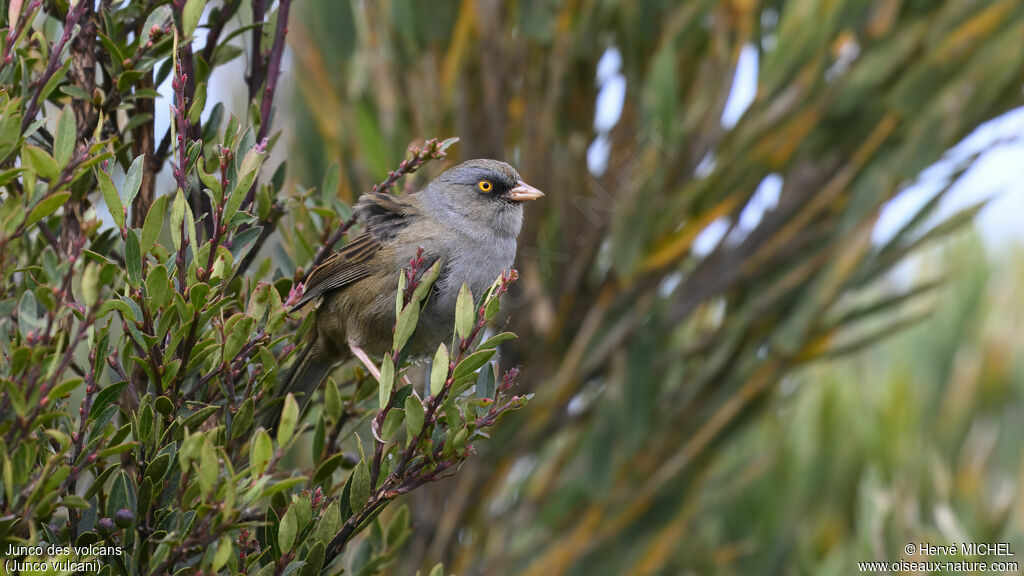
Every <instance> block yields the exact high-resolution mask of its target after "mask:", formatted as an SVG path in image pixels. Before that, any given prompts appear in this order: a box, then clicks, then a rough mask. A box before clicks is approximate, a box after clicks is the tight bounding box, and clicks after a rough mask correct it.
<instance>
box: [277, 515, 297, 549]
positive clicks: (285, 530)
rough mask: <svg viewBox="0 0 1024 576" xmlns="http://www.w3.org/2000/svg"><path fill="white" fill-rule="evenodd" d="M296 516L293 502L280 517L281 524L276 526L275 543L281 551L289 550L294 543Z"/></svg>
mask: <svg viewBox="0 0 1024 576" xmlns="http://www.w3.org/2000/svg"><path fill="white" fill-rule="evenodd" d="M298 523H299V522H298V518H297V517H296V513H295V504H292V505H291V506H290V507H289V508H288V511H287V512H285V513H284V516H283V517H282V518H281V524H280V525H279V526H278V528H277V543H278V545H279V546H280V547H281V552H291V549H292V545H293V544H294V543H295V535H296V533H297V532H298Z"/></svg>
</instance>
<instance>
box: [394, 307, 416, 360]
mask: <svg viewBox="0 0 1024 576" xmlns="http://www.w3.org/2000/svg"><path fill="white" fill-rule="evenodd" d="M399 298H401V295H399ZM419 318H420V306H419V304H418V303H416V302H410V303H409V305H408V306H406V307H405V310H402V313H401V315H399V316H398V322H397V323H396V324H395V342H394V346H395V347H394V350H395V351H396V352H400V351H401V350H402V348H405V344H406V342H408V341H409V338H410V337H411V336H412V333H413V331H415V330H416V323H417V322H418V321H419Z"/></svg>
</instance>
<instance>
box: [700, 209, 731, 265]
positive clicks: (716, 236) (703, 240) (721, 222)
mask: <svg viewBox="0 0 1024 576" xmlns="http://www.w3.org/2000/svg"><path fill="white" fill-rule="evenodd" d="M728 231H729V220H728V219H727V218H724V217H723V218H717V219H716V220H714V221H713V222H711V224H708V227H707V228H705V229H703V230H701V232H700V234H698V235H697V238H695V239H694V240H693V255H694V256H696V257H698V258H703V257H705V256H707V255H708V254H711V251H712V250H714V249H715V247H716V246H718V243H719V242H721V241H722V238H724V237H725V233H726V232H728Z"/></svg>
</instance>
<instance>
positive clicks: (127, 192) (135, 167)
mask: <svg viewBox="0 0 1024 576" xmlns="http://www.w3.org/2000/svg"><path fill="white" fill-rule="evenodd" d="M145 164H146V155H145V154H139V155H138V156H136V157H135V160H132V165H131V166H129V167H128V172H127V174H125V177H124V205H125V206H131V205H132V202H133V201H134V200H135V196H137V195H138V193H139V188H140V187H141V186H142V170H143V167H144V166H145ZM147 216H148V214H147Z"/></svg>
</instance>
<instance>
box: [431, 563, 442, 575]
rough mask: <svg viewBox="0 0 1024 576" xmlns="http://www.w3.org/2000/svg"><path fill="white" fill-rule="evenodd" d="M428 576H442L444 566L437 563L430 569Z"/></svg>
mask: <svg viewBox="0 0 1024 576" xmlns="http://www.w3.org/2000/svg"><path fill="white" fill-rule="evenodd" d="M430 576H444V564H441V563H438V564H437V565H436V566H434V567H433V568H431V569H430Z"/></svg>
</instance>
